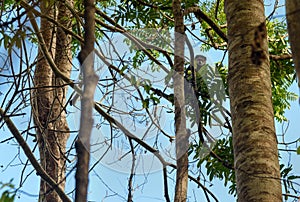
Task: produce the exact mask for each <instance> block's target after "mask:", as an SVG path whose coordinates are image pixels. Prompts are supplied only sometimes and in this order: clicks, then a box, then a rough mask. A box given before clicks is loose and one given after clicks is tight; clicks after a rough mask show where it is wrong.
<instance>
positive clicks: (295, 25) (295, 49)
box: [285, 0, 300, 88]
mask: <svg viewBox="0 0 300 202" xmlns="http://www.w3.org/2000/svg"><path fill="white" fill-rule="evenodd" d="M285 8H286V20H287V24H288V33H289V42H290V44H291V48H292V53H293V61H294V64H295V69H296V72H297V78H298V86H299V88H300V40H299V33H300V22H299V19H300V1H299V0H286V1H285Z"/></svg>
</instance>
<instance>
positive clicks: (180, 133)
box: [173, 0, 189, 202]
mask: <svg viewBox="0 0 300 202" xmlns="http://www.w3.org/2000/svg"><path fill="white" fill-rule="evenodd" d="M173 14H174V21H175V22H174V23H175V48H174V49H175V50H174V54H175V56H174V70H175V71H174V75H173V80H174V106H175V133H176V159H177V162H176V163H177V170H176V186H175V198H174V201H175V202H184V201H186V199H187V186H188V151H187V150H188V145H189V137H188V134H187V131H186V115H185V96H184V77H183V74H184V43H185V34H184V24H183V12H182V9H181V1H180V0H174V1H173Z"/></svg>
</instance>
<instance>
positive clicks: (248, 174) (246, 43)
mask: <svg viewBox="0 0 300 202" xmlns="http://www.w3.org/2000/svg"><path fill="white" fill-rule="evenodd" d="M225 12H226V15H227V24H228V51H229V75H228V86H229V96H230V108H231V113H232V123H233V147H234V158H235V172H236V182H237V194H238V201H240V202H244V201H247V202H249V201H272V202H275V201H282V195H281V184H280V169H279V162H278V150H277V140H276V134H275V127H274V115H273V107H272V100H271V96H272V95H271V81H270V66H269V60H268V58H269V55H268V43H267V33H266V27H265V16H264V1H263V0H259V1H246V0H242V1H241V0H226V1H225Z"/></svg>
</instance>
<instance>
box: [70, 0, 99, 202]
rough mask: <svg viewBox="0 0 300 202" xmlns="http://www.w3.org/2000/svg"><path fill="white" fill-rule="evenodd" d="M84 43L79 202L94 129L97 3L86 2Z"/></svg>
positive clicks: (83, 195)
mask: <svg viewBox="0 0 300 202" xmlns="http://www.w3.org/2000/svg"><path fill="white" fill-rule="evenodd" d="M84 9H85V10H84V21H85V24H84V31H85V32H84V44H83V47H82V49H81V51H80V53H79V55H78V59H79V62H80V65H81V66H80V68H81V70H82V73H83V85H84V88H83V93H82V98H81V115H80V131H79V135H78V139H77V141H76V145H75V146H76V152H77V166H76V167H77V170H76V175H75V178H76V192H75V201H76V202H86V201H87V193H88V181H89V172H88V171H89V162H90V153H89V152H90V138H91V132H92V127H93V117H92V112H93V108H94V93H95V89H96V86H97V83H98V76H97V75H96V74H95V71H94V43H95V10H96V9H95V1H94V0H84Z"/></svg>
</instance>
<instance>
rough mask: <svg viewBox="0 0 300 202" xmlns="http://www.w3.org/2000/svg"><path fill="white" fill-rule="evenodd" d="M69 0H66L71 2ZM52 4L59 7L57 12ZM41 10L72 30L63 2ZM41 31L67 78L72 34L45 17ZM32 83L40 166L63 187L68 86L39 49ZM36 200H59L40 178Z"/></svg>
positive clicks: (47, 3)
mask: <svg viewBox="0 0 300 202" xmlns="http://www.w3.org/2000/svg"><path fill="white" fill-rule="evenodd" d="M72 1H73V0H67V1H66V2H67V3H69V4H71V5H72ZM55 6H58V7H57V12H55V11H56V9H55ZM40 9H41V12H42V13H47V14H48V16H49V17H51V18H54V19H57V20H58V21H59V23H61V24H62V25H63V26H65V28H67V29H71V23H70V18H71V13H70V11H68V10H67V9H66V7H65V6H64V3H61V2H57V3H56V4H53V1H41V2H40ZM40 32H41V34H42V37H43V39H44V41H45V44H46V46H47V47H48V50H49V52H50V53H51V55H52V57H53V60H54V61H55V64H56V65H57V67H58V68H59V69H60V70H61V71H62V72H64V73H65V75H66V76H68V77H69V76H70V71H71V61H72V55H71V47H70V46H71V37H70V36H68V35H66V34H65V33H64V32H63V31H62V30H61V29H60V28H57V27H55V26H54V25H53V24H52V23H50V22H49V21H48V20H47V19H45V18H41V21H40ZM34 85H35V88H36V90H33V91H32V96H33V97H32V113H33V117H34V122H35V125H36V127H37V141H38V146H39V152H40V161H41V165H42V167H43V168H44V170H45V171H46V172H47V173H48V174H49V176H50V177H51V178H53V179H54V180H55V182H56V183H57V184H58V186H60V187H61V188H62V189H64V185H65V179H64V177H65V166H66V159H65V157H64V155H65V150H66V143H67V140H68V137H69V127H68V124H67V121H66V115H65V109H64V107H65V104H66V93H67V87H66V86H63V82H62V81H61V80H60V79H58V78H56V75H55V74H54V73H53V71H52V69H51V67H50V65H49V62H48V61H47V59H46V58H45V57H44V55H43V53H42V50H41V48H39V50H38V60H37V64H36V68H35V72H34ZM39 201H43V202H47V201H49V202H50V201H57V202H59V201H61V199H60V197H59V196H58V194H57V193H56V192H55V191H54V190H53V188H52V187H51V186H49V185H48V184H47V183H46V182H45V181H43V180H41V184H40V197H39Z"/></svg>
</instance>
